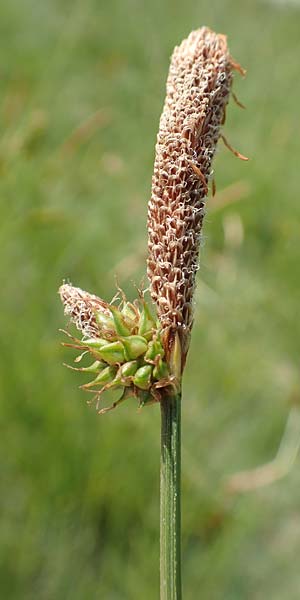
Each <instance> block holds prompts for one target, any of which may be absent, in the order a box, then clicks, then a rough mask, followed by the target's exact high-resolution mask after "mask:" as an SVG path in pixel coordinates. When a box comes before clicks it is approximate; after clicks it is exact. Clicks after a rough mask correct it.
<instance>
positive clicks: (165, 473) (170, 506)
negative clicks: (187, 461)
mask: <svg viewBox="0 0 300 600" xmlns="http://www.w3.org/2000/svg"><path fill="white" fill-rule="evenodd" d="M180 421H181V393H180V392H179V393H177V394H176V395H173V396H171V395H170V396H165V397H164V398H163V399H162V401H161V463H160V599H161V600H181V550H180V541H181V540H180V538H181V509H180V495H181V488H180V470H181V456H180V455H181V447H180V445H181V434H180V429H181V427H180V426H181V422H180Z"/></svg>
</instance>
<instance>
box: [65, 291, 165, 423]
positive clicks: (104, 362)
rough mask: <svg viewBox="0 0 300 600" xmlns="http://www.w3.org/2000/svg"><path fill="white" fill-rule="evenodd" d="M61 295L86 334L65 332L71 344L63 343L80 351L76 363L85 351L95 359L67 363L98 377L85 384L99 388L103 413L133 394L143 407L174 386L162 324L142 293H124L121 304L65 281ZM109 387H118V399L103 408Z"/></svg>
mask: <svg viewBox="0 0 300 600" xmlns="http://www.w3.org/2000/svg"><path fill="white" fill-rule="evenodd" d="M59 294H60V298H61V301H62V303H63V305H64V310H65V314H66V315H67V316H68V317H70V320H71V321H72V322H73V323H74V324H75V326H76V328H77V329H78V330H79V331H80V332H81V334H82V336H81V338H80V339H78V338H75V337H74V336H72V335H71V334H70V333H69V332H66V331H65V332H64V333H65V334H66V335H67V336H68V337H69V338H71V341H72V343H65V344H64V345H66V346H70V347H72V348H76V349H78V350H81V351H82V354H81V355H80V356H79V357H77V358H76V359H75V362H80V360H81V359H82V357H83V356H84V355H89V356H90V357H91V358H92V364H91V365H90V366H87V367H73V366H70V367H69V368H71V369H72V370H76V371H80V372H85V373H91V374H93V375H94V376H95V377H94V379H93V380H92V381H90V382H89V383H86V384H84V385H82V386H81V387H82V389H84V390H86V391H89V392H91V391H92V392H95V396H94V400H95V401H96V403H97V404H96V405H97V410H98V412H99V413H103V412H106V411H107V410H108V409H111V408H114V407H115V406H116V405H117V404H119V403H120V402H121V401H123V400H124V399H125V398H127V397H129V396H135V397H136V398H137V399H138V403H139V406H144V405H145V404H149V403H152V402H159V401H160V398H161V395H160V391H159V390H160V389H162V388H165V387H168V386H172V385H175V381H174V377H172V376H171V375H170V372H169V368H168V365H167V363H166V362H165V360H164V356H165V353H164V349H163V346H162V343H161V339H160V335H161V334H160V326H159V323H158V322H156V321H155V320H154V319H153V317H152V315H151V313H150V310H149V308H148V306H147V304H146V302H145V299H144V297H143V294H142V293H141V294H140V299H139V301H135V302H134V303H130V302H127V300H126V299H125V297H124V296H122V300H121V301H120V303H119V306H116V305H113V304H108V303H107V302H104V301H103V300H101V299H100V298H98V297H97V296H95V295H93V294H89V293H88V292H85V291H83V290H81V289H80V288H76V287H73V286H72V285H69V284H64V285H62V286H61V287H60V289H59ZM111 389H116V390H119V392H120V397H119V399H118V400H117V401H116V402H114V404H113V405H112V406H111V407H108V408H104V409H99V403H100V398H101V396H102V394H103V393H104V392H105V391H106V390H111Z"/></svg>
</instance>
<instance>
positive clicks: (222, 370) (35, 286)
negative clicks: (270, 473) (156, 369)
mask: <svg viewBox="0 0 300 600" xmlns="http://www.w3.org/2000/svg"><path fill="white" fill-rule="evenodd" d="M299 10H300V9H299V7H298V6H297V5H296V4H295V3H294V6H292V5H291V6H290V7H289V6H288V5H287V6H284V3H283V2H282V3H281V4H279V3H276V2H275V1H274V3H272V2H271V0H270V1H269V2H267V1H265V2H263V1H262V0H261V1H259V0H254V1H253V2H248V3H246V2H237V0H235V1H233V0H232V1H231V0H224V2H222V3H204V2H199V3H195V2H192V1H191V0H186V2H184V3H182V2H179V1H178V0H176V1H175V2H170V1H167V2H165V3H161V2H158V0H154V1H153V2H151V3H150V2H149V3H138V2H133V1H132V0H127V1H123V2H121V0H117V1H116V2H108V3H104V2H96V0H87V1H86V2H84V3H83V2H76V3H71V2H68V1H67V0H63V1H60V2H58V1H54V2H50V1H49V0H45V1H43V2H40V3H37V2H33V0H28V1H27V2H20V1H17V0H10V2H3V3H1V7H0V17H1V18H0V23H1V36H0V45H1V56H2V60H1V79H0V85H1V106H0V119H1V132H2V136H1V146H0V175H1V178H0V195H1V203H0V210H1V221H0V240H1V256H2V260H1V262H0V277H1V284H2V292H1V312H0V327H1V350H0V352H1V361H0V365H1V366H0V369H1V375H0V394H1V406H2V419H1V421H2V430H1V443H2V449H1V450H2V451H1V457H2V474H1V475H2V476H1V496H0V497H1V520H2V523H1V534H0V535H1V540H0V543H1V548H0V565H1V567H0V569H1V572H0V595H1V597H3V598H9V599H11V600H29V599H30V600H31V598H33V597H34V598H35V597H36V598H39V599H41V600H46V599H47V600H48V599H49V600H50V599H51V600H52V599H53V598H55V600H65V599H68V598H72V600H85V599H86V598H101V599H102V598H104V599H105V600H110V599H112V600H118V599H120V600H124V599H128V600H129V599H130V600H135V599H140V598H143V599H145V600H148V599H149V600H153V598H156V597H158V586H159V576H158V563H159V554H158V553H159V540H158V532H159V522H158V520H159V519H158V515H159V505H158V497H159V496H158V487H159V481H158V471H159V444H160V440H159V408H158V407H155V406H154V407H151V408H149V409H145V410H143V411H141V412H140V413H137V411H136V410H135V407H134V406H135V405H134V404H133V402H132V404H130V401H129V402H128V403H125V404H124V405H123V406H122V407H120V409H119V410H118V411H115V412H114V413H111V414H108V415H106V416H104V417H97V416H96V415H95V413H94V411H93V409H90V408H89V407H87V406H86V403H85V400H86V396H85V394H84V393H83V392H82V391H79V390H76V389H75V386H74V374H73V373H71V372H70V371H69V370H67V369H64V367H63V366H62V363H63V362H64V361H65V360H66V350H65V349H62V348H61V347H60V346H59V342H60V335H59V334H58V332H57V330H58V328H59V327H62V326H64V318H63V315H62V310H61V305H60V301H59V298H58V296H57V297H56V290H57V288H58V287H59V285H60V284H61V282H62V280H63V278H65V277H69V278H70V280H71V281H72V283H74V284H75V285H79V286H80V287H81V288H83V289H88V290H92V291H94V292H95V293H97V294H99V295H100V296H101V297H104V298H110V297H111V296H112V294H113V293H114V290H115V280H114V277H115V274H116V275H117V277H118V283H119V284H120V285H121V286H122V287H124V288H125V291H126V293H127V295H128V296H129V298H131V299H132V298H134V297H135V296H136V291H135V290H134V289H133V288H132V285H131V283H130V282H131V281H132V280H134V281H135V282H136V283H137V284H138V285H139V284H140V279H141V278H142V277H143V276H144V274H145V253H146V226H145V222H146V205H147V200H148V197H149V193H150V181H151V174H152V164H153V148H154V143H155V135H156V131H157V128H158V119H159V115H160V111H161V107H162V102H163V98H164V85H165V79H166V74H167V69H168V61H169V56H170V54H171V51H172V49H173V46H174V45H175V44H176V43H178V42H179V41H181V39H182V38H183V37H185V36H186V35H187V34H188V33H189V31H190V30H191V29H193V28H195V27H198V26H200V25H203V24H207V25H209V26H211V27H212V28H214V29H216V30H217V31H222V32H225V33H227V34H228V38H229V44H230V48H231V50H232V54H233V56H234V57H235V58H236V59H237V60H239V61H240V62H241V64H242V65H243V66H244V67H246V68H247V70H248V75H247V78H246V79H245V80H241V79H240V77H238V76H237V77H236V78H235V84H234V90H235V92H236V93H237V95H238V97H239V99H240V100H241V101H242V102H243V103H244V104H246V106H247V111H242V110H240V109H239V108H238V107H237V106H235V105H234V103H233V102H231V105H230V107H229V110H228V114H227V121H226V125H225V129H224V133H225V135H226V136H227V138H228V139H229V141H230V143H232V144H233V145H234V146H235V147H238V149H239V150H240V151H241V152H242V153H245V154H247V155H248V156H250V158H251V160H250V161H249V163H248V164H245V163H242V162H240V161H238V160H237V159H236V158H235V157H234V156H233V155H231V154H230V153H229V152H228V151H227V150H226V149H225V148H221V149H220V153H219V156H218V158H217V160H216V162H215V173H216V181H217V189H218V191H219V192H220V194H221V195H220V196H219V200H218V197H216V198H215V199H209V201H208V216H207V219H206V223H205V235H206V237H207V243H206V246H205V248H203V250H202V259H201V271H200V275H199V287H198V292H197V303H196V314H195V327H194V330H193V336H192V345H191V349H190V352H189V356H188V363H187V369H186V372H185V380H184V400H183V411H182V412H183V415H182V418H183V465H182V471H183V581H184V598H185V600H194V599H195V598H197V597H198V596H199V590H200V589H201V590H202V597H203V598H209V599H210V600H224V598H225V599H226V600H240V599H244V598H249V599H250V598H255V599H256V600H264V599H265V598H267V597H270V598H272V600H285V599H286V600H296V599H298V597H299V585H300V582H299V569H298V558H297V557H298V555H299V549H300V542H299V539H300V520H299V502H300V491H299V490H300V485H299V469H297V468H296V469H294V471H293V472H292V473H291V474H290V475H289V476H288V477H287V478H286V479H285V480H282V481H280V482H278V483H276V484H274V485H273V486H270V487H267V488H264V489H262V490H259V491H256V492H252V493H249V494H248V495H244V496H236V497H229V496H228V495H227V494H226V492H225V491H224V485H223V482H224V478H225V479H226V477H227V476H229V475H230V474H232V473H234V472H235V471H236V470H240V469H244V468H251V467H254V466H257V465H259V464H261V463H263V462H265V461H268V460H270V459H271V458H273V456H274V454H275V452H276V450H277V447H278V444H279V441H280V437H281V434H282V431H283V428H284V423H285V420H286V417H287V414H288V400H289V397H290V394H291V393H292V391H293V390H294V389H295V387H296V386H298V385H299V380H298V366H299V339H300V321H299V318H298V313H299V261H300V246H299V217H300V203H299V165H298V163H299V151H300V148H299V140H300V126H299V97H300V80H299V76H298V70H299V65H298V60H297V58H296V57H298V56H299V51H300V41H299V21H300V12H299ZM229 186H232V187H231V188H229ZM226 188H227V189H226ZM226 199H228V202H226ZM233 199H235V202H233V201H232V202H231V203H230V200H233ZM222 202H223V206H222V207H220V205H221V204H222ZM218 206H219V209H218V210H217V207H218Z"/></svg>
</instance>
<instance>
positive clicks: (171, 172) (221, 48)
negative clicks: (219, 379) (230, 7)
mask: <svg viewBox="0 0 300 600" xmlns="http://www.w3.org/2000/svg"><path fill="white" fill-rule="evenodd" d="M233 68H237V67H236V66H235V65H234V63H233V61H232V59H231V57H230V55H229V52H228V48H227V43H226V37H225V36H224V35H219V34H216V33H214V32H213V31H211V30H210V29H207V28H205V27H203V28H201V29H198V30H197V31H193V32H192V33H191V34H190V35H189V37H188V38H187V39H186V40H184V41H183V42H182V44H181V45H180V46H179V47H176V48H175V50H174V53H173V56H172V59H171V65H170V71H169V75H168V80H167V94H166V100H165V105H164V109H163V113H162V115H161V119H160V124H159V132H158V136H157V144H156V156H155V163H154V174H153V178H152V195H151V200H150V202H149V208H148V231H149V243H148V248H149V256H148V277H149V280H150V291H151V296H152V299H153V300H154V302H155V304H156V307H157V312H158V317H159V320H160V322H161V325H162V327H163V330H164V332H165V347H166V350H167V351H168V350H170V347H171V346H172V340H173V337H174V333H175V332H176V331H178V333H179V337H180V341H181V346H182V352H183V362H184V360H185V356H186V353H187V350H188V345H189V337H190V332H191V328H192V324H193V293H194V287H195V274H196V271H197V269H198V257H199V244H200V237H201V229H202V222H203V217H204V213H205V197H206V195H207V191H208V183H209V180H210V177H211V175H212V171H211V164H212V159H213V156H214V153H215V150H216V145H217V142H218V139H219V136H220V127H221V125H222V124H223V123H224V120H225V108H226V105H227V102H228V99H229V94H230V88H231V83H232V69H233Z"/></svg>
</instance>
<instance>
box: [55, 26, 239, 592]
mask: <svg viewBox="0 0 300 600" xmlns="http://www.w3.org/2000/svg"><path fill="white" fill-rule="evenodd" d="M234 70H238V71H240V72H243V71H242V69H241V67H240V66H239V65H238V64H237V63H236V62H235V61H234V60H233V59H232V57H231V56H230V54H229V51H228V47H227V41H226V37H225V36H224V35H221V34H216V33H214V32H213V31H211V30H210V29H208V28H206V27H202V28H201V29H198V30H196V31H193V32H192V33H191V34H190V35H189V36H188V38H187V39H186V40H184V41H183V42H182V43H181V45H180V46H178V47H176V48H175V50H174V53H173V55H172V58H171V64H170V70H169V75H168V79H167V90H166V99H165V104H164V108H163V112H162V115H161V119H160V124H159V132H158V136H157V144H156V154H155V162H154V174H153V178H152V192H151V198H150V201H149V205H148V223H147V225H148V259H147V274H148V279H149V290H150V295H151V298H152V301H153V304H154V308H155V312H156V315H155V316H154V314H153V311H152V309H151V308H150V307H149V306H148V303H147V301H146V299H145V293H144V291H143V290H141V291H139V297H138V298H137V299H136V300H134V301H133V302H131V301H129V300H127V298H126V297H125V295H124V293H123V292H122V290H118V293H117V295H116V296H115V297H114V298H113V300H112V301H111V302H110V303H107V302H105V301H104V300H102V299H101V298H99V297H98V296H95V295H93V294H90V293H88V292H85V291H83V290H81V289H80V288H77V287H74V286H72V285H70V284H64V285H62V286H61V288H60V290H59V293H60V297H61V300H62V302H63V305H64V310H65V314H66V315H67V316H68V317H69V318H70V320H71V321H72V322H73V323H74V324H75V326H76V328H77V330H78V332H79V335H77V336H74V335H73V334H71V333H70V332H69V331H65V332H64V333H65V334H66V335H67V336H68V338H69V339H68V341H67V342H65V345H66V346H71V347H73V348H76V349H78V350H79V351H80V354H79V356H78V357H77V358H76V359H75V363H76V366H71V367H70V368H72V369H74V370H77V371H79V372H82V373H87V374H88V375H90V376H91V377H92V379H91V381H89V382H88V383H84V384H83V385H82V386H81V387H82V388H83V389H84V390H86V391H87V392H89V393H90V394H91V400H90V402H92V403H94V404H95V407H96V410H97V412H98V413H99V414H104V413H106V412H108V411H110V410H112V409H114V408H116V407H117V406H118V405H119V404H121V403H122V402H124V401H126V399H127V398H129V397H134V398H136V401H137V404H138V406H139V407H143V406H146V405H150V404H159V405H160V410H161V466H160V597H161V600H180V598H181V594H182V592H181V551H180V539H181V510H180V498H181V483H180V481H181V477H180V469H181V457H180V453H181V433H180V429H181V427H180V425H181V416H180V415H181V402H182V391H181V390H182V386H181V382H182V375H183V371H184V366H185V363H186V358H187V353H188V349H189V343H190V336H191V330H192V325H193V312H194V311H193V297H194V290H195V280H196V273H197V270H198V265H199V249H200V242H201V232H202V224H203V219H204V215H205V201H206V197H207V194H208V190H209V185H210V182H212V190H214V183H213V179H212V161H213V157H214V154H215V150H216V146H217V143H218V141H219V138H220V137H222V138H223V140H224V142H225V144H226V145H227V146H228V145H229V144H228V142H227V141H226V138H224V136H223V135H221V127H222V125H223V124H224V122H225V112H226V106H227V103H228V100H229V97H230V94H231V87H232V80H233V71H234ZM234 153H235V154H237V155H239V154H238V153H237V152H236V151H234ZM239 156H240V158H243V159H245V157H243V156H242V155H239ZM85 355H88V356H89V357H90V358H91V364H90V365H89V366H84V367H82V366H78V365H79V364H80V361H81V359H82V357H83V356H85ZM111 389H113V390H117V391H118V392H119V394H118V397H117V399H116V400H115V401H114V402H113V404H112V405H110V406H103V405H102V401H103V397H104V395H105V392H106V391H107V390H111Z"/></svg>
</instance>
